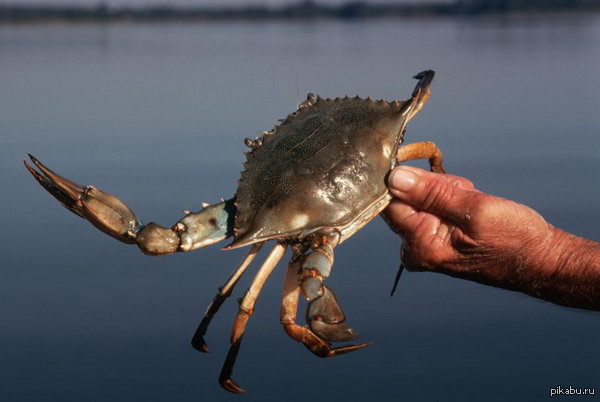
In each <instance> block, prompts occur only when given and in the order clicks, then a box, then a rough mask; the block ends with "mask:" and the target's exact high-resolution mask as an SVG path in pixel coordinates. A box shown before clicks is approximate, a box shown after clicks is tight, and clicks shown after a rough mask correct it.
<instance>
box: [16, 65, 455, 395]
mask: <svg viewBox="0 0 600 402" xmlns="http://www.w3.org/2000/svg"><path fill="white" fill-rule="evenodd" d="M433 75H434V73H433V71H431V70H427V71H423V72H421V73H419V74H417V75H416V76H415V77H414V78H416V79H417V80H418V83H417V85H416V87H415V89H414V91H413V93H412V96H411V97H410V99H408V100H407V101H404V102H399V101H393V102H385V101H383V100H380V101H374V100H372V99H370V98H369V99H361V98H359V97H354V98H348V97H345V98H336V99H322V98H320V97H317V96H314V95H312V94H309V95H308V97H307V99H306V100H305V101H304V102H303V103H302V104H301V105H300V106H299V107H298V110H297V111H295V112H294V113H292V114H291V115H289V116H287V118H286V119H284V120H283V121H282V123H281V124H280V125H278V126H276V127H275V128H273V129H272V130H271V131H268V132H265V133H264V134H263V135H262V136H261V137H259V138H256V139H246V140H245V143H246V145H247V146H248V147H249V148H250V149H251V150H250V152H247V153H246V158H247V161H246V162H245V164H244V166H245V170H244V171H243V172H242V174H241V179H240V182H239V186H238V189H237V192H236V194H235V196H234V197H233V198H231V199H228V200H223V201H221V202H218V203H215V204H213V205H208V204H205V205H203V209H202V210H200V211H199V212H190V211H185V213H186V215H185V216H184V217H183V218H182V219H181V220H179V221H178V222H177V223H176V224H175V225H173V226H171V227H162V226H160V225H158V224H156V223H154V222H150V223H148V224H143V223H142V222H141V221H140V220H139V219H138V218H137V217H136V216H135V214H134V213H133V211H132V210H131V209H130V208H129V207H128V206H127V205H125V204H124V203H123V202H122V201H121V200H119V199H118V198H115V197H113V196H112V195H110V194H108V193H105V192H103V191H102V190H99V189H97V188H95V187H93V186H81V185H79V184H77V183H75V182H73V181H71V180H68V179H66V178H64V177H61V176H60V175H58V174H56V173H54V172H53V171H52V170H50V169H49V168H47V167H46V166H44V165H43V164H42V163H41V162H40V161H39V160H37V159H36V158H35V157H33V156H32V155H29V157H30V159H31V162H32V163H33V165H35V167H37V169H35V168H34V167H32V166H31V165H30V164H29V163H27V161H25V166H26V167H27V169H28V170H29V172H30V173H31V174H32V175H33V177H34V178H35V179H36V180H37V181H38V182H39V184H41V185H42V186H43V187H44V188H45V189H46V190H47V191H48V192H49V193H50V194H51V195H52V196H54V198H56V199H57V200H58V201H59V202H60V203H61V204H62V205H63V206H64V207H66V208H67V209H69V210H70V211H71V212H73V213H75V214H76V215H79V216H80V217H82V218H84V219H86V220H88V221H89V222H90V223H92V224H93V225H94V226H96V227H97V228H98V229H100V230H101V231H103V232H105V233H106V234H108V235H110V236H112V237H114V238H116V239H117V240H120V241H122V242H124V243H128V244H137V246H138V247H139V248H140V249H141V250H142V252H144V253H145V254H150V255H162V254H169V253H174V252H181V251H191V250H195V249H198V248H201V247H205V246H208V245H211V244H214V243H217V242H219V241H222V240H224V239H226V238H229V237H232V238H233V242H232V243H231V244H229V245H228V246H226V247H225V249H234V248H238V247H243V246H250V250H249V252H248V254H247V255H246V257H245V258H244V259H243V260H242V261H241V263H240V264H239V266H238V267H237V268H236V269H235V270H234V271H233V274H232V275H231V277H230V278H229V279H228V280H227V281H226V282H225V284H224V285H223V286H222V287H220V288H219V291H218V293H217V295H216V296H215V298H214V299H213V301H212V303H211V304H210V305H209V307H208V309H207V310H206V313H205V315H204V318H203V319H202V322H201V323H200V325H199V326H198V329H197V330H196V333H195V334H194V336H193V338H192V345H193V346H194V348H196V349H197V350H199V351H202V352H208V347H207V344H206V342H205V340H204V336H205V333H206V330H207V328H208V325H209V323H210V321H211V319H212V318H213V316H214V315H215V313H216V312H217V310H218V309H219V307H220V306H221V305H222V303H223V302H224V301H225V300H226V299H227V297H228V296H229V295H230V294H231V293H232V290H233V288H234V286H235V284H236V283H237V282H238V280H239V279H240V277H241V276H242V274H243V273H244V272H245V271H246V269H247V268H248V266H249V265H250V263H251V262H252V260H253V259H254V258H255V257H256V255H257V254H258V252H259V250H260V248H261V247H262V246H263V245H264V244H265V243H266V242H268V241H273V242H274V243H275V244H274V246H273V248H272V250H271V251H270V253H269V254H268V256H267V258H266V260H265V261H264V263H263V264H262V266H261V267H260V268H259V269H258V272H257V273H256V276H255V278H254V280H253V281H252V283H251V285H250V287H249V289H248V290H247V292H246V293H245V295H244V297H243V298H242V299H241V300H240V305H239V312H238V314H237V316H236V318H235V321H234V324H233V329H232V334H231V346H230V349H229V353H228V355H227V358H226V360H225V363H224V365H223V369H222V370H221V374H220V376H219V383H220V384H221V385H222V386H223V387H224V388H225V389H226V390H228V391H230V392H234V393H243V392H245V391H244V390H243V389H242V388H241V387H240V386H239V385H238V384H237V383H236V382H235V381H234V380H233V379H232V378H231V375H232V372H233V366H234V363H235V360H236V357H237V354H238V350H239V348H240V344H241V341H242V337H243V335H244V331H245V328H246V324H247V322H248V319H249V318H250V316H251V315H252V313H253V311H254V306H255V303H256V300H257V298H258V295H259V293H260V291H261V288H262V287H263V285H264V283H265V281H266V280H267V278H268V277H269V275H270V274H271V272H273V270H274V269H275V266H276V265H277V263H278V262H279V260H280V259H281V258H282V257H283V255H284V253H285V251H286V248H287V247H290V248H291V249H292V251H293V252H292V258H291V261H290V263H289V264H288V268H287V271H286V273H285V279H284V286H283V298H282V304H281V317H280V319H281V324H282V325H283V328H284V330H285V332H286V333H287V335H289V336H290V337H291V338H292V339H294V340H296V341H298V342H301V343H302V344H304V345H305V346H306V347H307V348H308V349H309V350H310V351H311V352H312V353H314V354H315V355H317V356H319V357H331V356H336V355H340V354H344V353H349V352H352V351H355V350H357V349H361V348H363V347H365V346H367V345H368V343H358V344H345V345H341V346H333V345H332V343H333V342H348V341H352V340H354V339H356V338H357V337H358V335H357V333H356V331H354V330H353V329H352V328H350V327H349V326H348V325H346V323H345V316H344V313H343V311H342V308H341V306H340V303H339V302H338V300H337V298H336V296H335V293H334V292H333V290H332V289H330V288H329V287H328V286H326V285H325V284H324V283H323V282H324V281H325V279H326V278H327V277H328V276H329V275H330V273H331V268H332V265H333V259H334V249H335V248H336V247H337V246H339V245H340V244H341V243H343V242H344V241H345V240H347V239H348V238H350V237H351V236H352V235H353V234H354V233H356V231H358V230H359V229H360V228H361V227H363V226H364V225H365V224H367V223H368V222H369V221H370V220H372V219H373V218H374V217H376V216H377V215H378V214H379V213H380V212H381V211H382V210H383V209H384V208H385V207H386V206H387V205H388V203H389V202H390V199H391V195H390V193H389V192H388V190H387V187H386V183H385V181H386V175H387V174H388V172H389V171H390V170H391V169H392V168H393V166H394V165H395V164H396V163H397V162H402V161H406V160H411V159H419V158H426V159H429V163H430V166H431V170H432V171H434V172H443V171H444V170H443V168H442V154H441V152H440V151H439V149H438V148H437V147H436V146H435V145H434V144H433V143H431V142H421V143H413V144H409V145H404V146H401V145H400V144H401V143H402V142H403V140H404V132H405V126H406V124H407V123H408V121H410V120H411V119H412V118H413V117H414V116H415V115H416V114H417V113H418V112H419V111H420V110H421V108H422V107H423V105H424V104H425V103H426V101H427V99H428V98H429V95H430V89H429V86H430V83H431V81H432V79H433ZM300 295H302V296H304V297H305V298H306V300H307V301H308V307H307V312H306V320H307V323H308V326H303V325H299V324H298V323H297V322H296V316H297V309H298V299H299V297H300Z"/></svg>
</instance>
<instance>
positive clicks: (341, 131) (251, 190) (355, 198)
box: [228, 72, 433, 248]
mask: <svg viewBox="0 0 600 402" xmlns="http://www.w3.org/2000/svg"><path fill="white" fill-rule="evenodd" d="M432 75H433V72H432ZM416 105H417V99H416V97H415V96H414V94H413V98H411V99H410V100H408V101H406V102H399V101H393V102H385V101H383V100H380V101H374V100H372V99H370V98H369V99H362V98H359V97H355V98H348V97H345V98H336V99H322V98H320V97H316V98H315V96H314V95H312V94H309V95H308V98H307V100H306V101H305V102H304V103H303V104H301V105H300V107H299V108H298V110H297V111H296V112H295V113H293V114H291V115H289V116H288V117H287V118H286V119H285V120H284V121H283V122H282V123H281V124H280V125H278V126H276V127H275V128H274V129H273V130H271V131H269V132H267V133H265V134H264V135H263V136H262V137H260V138H257V139H255V140H246V145H248V146H249V147H251V148H252V150H251V151H250V152H248V153H246V158H247V162H246V163H245V164H244V167H245V170H244V171H243V172H242V174H241V178H240V182H239V186H238V189H237V193H236V196H235V203H236V206H237V215H236V217H235V222H234V231H233V234H234V238H235V239H234V241H233V243H232V244H231V245H229V247H228V248H237V247H242V246H245V245H249V244H252V243H258V242H262V241H266V240H272V239H281V240H288V241H301V240H302V239H304V238H305V237H306V236H308V235H309V234H311V233H315V232H319V233H332V232H337V233H338V235H339V243H341V242H342V241H344V240H345V239H347V238H348V237H350V236H351V235H352V234H354V233H355V232H356V231H357V230H358V229H360V228H361V227H362V226H364V225H365V224H366V223H368V222H369V221H370V220H371V219H373V218H374V217H375V216H376V215H377V214H378V213H379V212H381V210H383V209H384V208H385V207H386V206H387V204H388V203H389V201H390V199H391V195H390V193H389V191H388V189H387V186H386V180H385V179H386V175H387V174H388V173H389V171H390V169H392V168H393V166H394V164H395V155H396V149H397V148H398V146H399V144H400V143H402V141H403V138H404V127H405V126H406V124H407V123H408V121H409V120H410V119H411V118H412V117H413V116H414V114H415V113H416V112H417V111H418V109H419V108H417V107H416Z"/></svg>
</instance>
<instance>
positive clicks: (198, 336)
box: [192, 243, 265, 353]
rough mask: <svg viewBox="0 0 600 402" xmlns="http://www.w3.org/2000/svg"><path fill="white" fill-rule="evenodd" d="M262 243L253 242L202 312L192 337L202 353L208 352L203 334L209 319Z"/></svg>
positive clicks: (225, 298) (197, 348)
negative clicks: (200, 319)
mask: <svg viewBox="0 0 600 402" xmlns="http://www.w3.org/2000/svg"><path fill="white" fill-rule="evenodd" d="M263 244H265V243H256V244H254V245H253V246H252V248H251V249H250V251H249V252H248V254H247V255H246V257H244V259H243V260H242V262H240V264H239V265H238V266H237V268H236V269H235V270H234V271H233V273H232V274H231V276H230V277H229V279H228V280H227V282H226V283H225V284H224V285H223V286H221V287H220V288H219V293H217V295H216V296H215V297H214V299H213V300H212V302H210V304H209V305H208V307H207V309H206V312H205V313H204V317H202V321H201V322H200V325H198V328H197V329H196V332H195V333H194V336H193V337H192V346H193V348H194V349H196V350H198V351H200V352H203V353H208V352H209V349H208V345H207V344H206V341H205V340H204V335H206V330H207V329H208V326H209V324H210V321H211V320H212V318H213V317H214V316H215V314H217V311H219V308H221V305H222V304H223V302H225V300H227V298H228V297H229V296H231V292H232V291H233V288H234V287H235V285H236V284H237V282H238V281H239V280H240V278H241V277H242V275H243V274H244V272H245V271H246V269H247V268H248V267H249V266H250V264H251V263H252V261H253V260H254V258H256V255H257V254H258V252H259V251H260V249H261V247H262V246H263Z"/></svg>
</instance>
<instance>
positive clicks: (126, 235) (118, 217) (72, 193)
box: [24, 154, 236, 255]
mask: <svg viewBox="0 0 600 402" xmlns="http://www.w3.org/2000/svg"><path fill="white" fill-rule="evenodd" d="M29 158H30V159H31V162H32V163H33V165H35V167H37V169H39V171H38V170H36V169H34V168H33V167H32V166H30V165H29V164H28V163H27V161H24V163H25V167H26V168H27V170H28V171H29V173H31V175H32V176H33V177H34V178H35V179H36V180H37V182H38V183H39V184H40V185H41V186H42V187H44V189H45V190H46V191H48V192H49V193H50V195H52V196H53V197H54V198H56V199H57V200H58V202H60V203H61V204H62V205H63V206H64V207H65V208H67V209H68V210H69V211H71V212H73V213H74V214H76V215H78V216H80V217H81V218H83V219H86V220H87V221H89V222H90V223H91V224H92V225H94V226H95V227H96V228H98V229H100V230H101V231H103V232H104V233H106V234H108V235H109V236H112V237H114V238H115V239H117V240H119V241H122V242H123V243H127V244H137V246H138V247H139V248H140V249H141V250H142V252H143V253H144V254H149V255H162V254H171V253H174V252H177V251H191V250H195V249H198V248H200V247H204V246H208V245H211V244H214V243H216V242H218V241H221V240H223V239H226V238H227V237H229V236H231V232H232V227H233V220H234V217H235V213H236V208H235V204H234V202H233V200H226V201H221V202H219V203H217V204H214V205H208V204H204V205H203V209H202V210H201V211H199V212H190V211H186V216H184V217H183V218H182V219H180V220H179V221H178V222H177V223H176V224H175V225H174V226H172V227H170V228H165V227H162V226H160V225H158V224H156V223H154V222H150V223H148V224H147V225H144V224H143V223H142V222H141V221H140V220H139V219H138V218H137V217H136V216H135V214H134V213H133V211H132V210H131V209H130V208H129V207H128V206H127V205H125V203H123V201H121V200H120V199H118V198H116V197H114V196H112V195H110V194H108V193H105V192H104V191H102V190H100V189H97V188H95V187H93V186H81V185H79V184H77V183H75V182H73V181H71V180H69V179H66V178H64V177H62V176H60V175H58V174H56V173H55V172H53V171H52V170H50V169H49V168H47V167H46V166H44V164H42V163H41V162H40V161H39V160H37V159H36V158H35V157H34V156H33V155H31V154H30V155H29Z"/></svg>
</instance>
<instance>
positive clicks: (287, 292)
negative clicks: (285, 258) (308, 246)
mask: <svg viewBox="0 0 600 402" xmlns="http://www.w3.org/2000/svg"><path fill="white" fill-rule="evenodd" d="M314 254H315V253H313V254H309V256H310V255H314ZM307 260H308V258H305V256H302V255H300V254H298V255H295V256H294V258H293V259H292V261H291V262H290V264H289V265H288V268H287V270H286V273H285V278H284V281H283V297H282V299H281V313H280V320H281V324H282V325H283V329H284V330H285V332H286V334H287V335H288V336H289V337H290V338H292V339H294V340H296V341H298V342H301V343H302V344H303V345H304V346H306V348H307V349H308V350H310V351H311V352H312V353H314V354H315V355H316V356H319V357H333V356H337V355H341V354H345V353H350V352H353V351H355V350H358V349H361V348H364V347H365V346H367V345H369V344H370V342H367V343H359V344H355V345H344V346H339V347H336V348H333V347H331V343H329V341H328V340H332V341H344V340H351V339H356V337H357V335H356V333H355V332H354V331H353V330H352V329H351V328H349V327H347V326H346V325H345V324H344V323H343V322H342V321H343V320H344V317H343V313H342V311H341V308H340V306H339V304H338V303H337V301H336V300H335V296H333V299H332V298H331V295H332V294H333V292H332V291H331V289H329V288H326V287H325V286H324V285H322V284H321V283H320V281H318V280H317V281H313V279H316V277H315V276H312V275H310V276H308V277H307V276H304V275H303V274H304V273H305V272H307V271H306V266H307ZM303 276H304V278H303ZM307 278H308V281H306V279H307ZM317 282H318V283H317ZM301 287H302V292H303V293H308V294H309V295H311V296H312V300H311V296H307V298H308V299H309V300H310V301H309V310H308V314H307V318H308V320H309V324H310V325H311V328H308V327H305V326H301V325H298V324H297V323H296V316H297V314H298V298H299V296H300V289H301ZM311 289H312V290H311ZM327 292H329V295H330V296H329V297H328V296H325V297H323V296H324V295H325V294H326V293H327ZM315 300H320V302H317V303H320V304H321V306H320V308H318V309H316V310H320V311H319V312H320V313H324V316H325V317H323V316H315V315H314V313H315V308H314V306H315V304H314V302H315ZM311 310H312V311H311ZM332 316H338V322H337V323H333V324H332V323H327V322H326V320H327V321H331V320H330V319H331V318H332ZM340 316H341V318H340ZM316 322H317V323H319V324H318V326H317V330H318V331H319V332H320V334H319V335H317V333H315V332H316V331H314V329H313V328H312V327H313V326H314V324H315V323H316ZM325 338H327V339H328V340H326V339H325Z"/></svg>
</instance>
